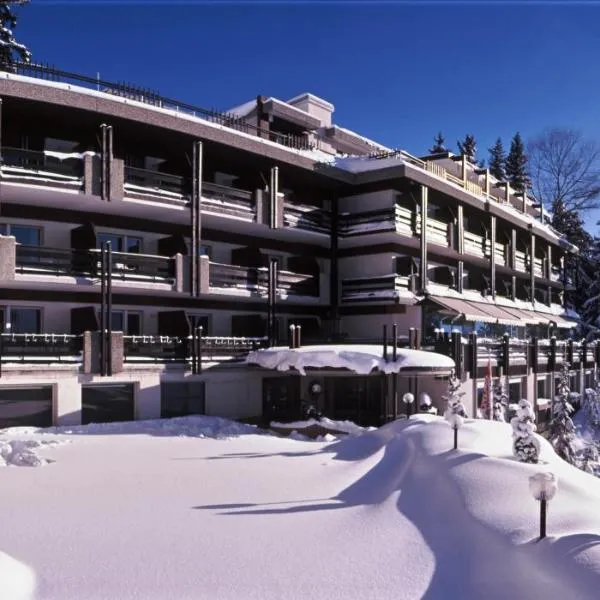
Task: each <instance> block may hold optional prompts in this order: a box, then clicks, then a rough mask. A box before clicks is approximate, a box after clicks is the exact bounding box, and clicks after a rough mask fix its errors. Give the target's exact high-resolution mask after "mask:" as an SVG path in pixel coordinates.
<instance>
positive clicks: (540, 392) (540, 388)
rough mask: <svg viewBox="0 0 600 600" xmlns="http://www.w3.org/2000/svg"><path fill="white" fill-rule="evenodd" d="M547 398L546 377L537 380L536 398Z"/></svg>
mask: <svg viewBox="0 0 600 600" xmlns="http://www.w3.org/2000/svg"><path fill="white" fill-rule="evenodd" d="M544 398H547V396H546V378H545V377H544V379H538V380H537V399H538V400H541V399H544Z"/></svg>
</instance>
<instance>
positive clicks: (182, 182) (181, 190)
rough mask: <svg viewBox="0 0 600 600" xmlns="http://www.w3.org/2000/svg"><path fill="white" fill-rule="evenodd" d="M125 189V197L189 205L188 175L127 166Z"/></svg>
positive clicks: (125, 170)
mask: <svg viewBox="0 0 600 600" xmlns="http://www.w3.org/2000/svg"><path fill="white" fill-rule="evenodd" d="M123 191H124V193H125V197H128V198H133V199H136V200H147V201H155V202H156V201H159V202H162V203H166V204H173V205H175V206H178V205H179V206H187V204H188V203H189V187H188V181H187V178H186V177H182V176H180V175H171V174H170V173H161V172H159V171H149V170H147V169H138V168H136V167H127V166H126V167H125V169H124V184H123Z"/></svg>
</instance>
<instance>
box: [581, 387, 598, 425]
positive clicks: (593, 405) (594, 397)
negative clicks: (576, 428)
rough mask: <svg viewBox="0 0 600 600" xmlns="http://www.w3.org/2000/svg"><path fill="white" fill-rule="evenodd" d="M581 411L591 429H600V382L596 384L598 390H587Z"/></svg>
mask: <svg viewBox="0 0 600 600" xmlns="http://www.w3.org/2000/svg"><path fill="white" fill-rule="evenodd" d="M581 410H582V411H583V414H584V415H585V420H586V423H587V425H589V427H590V428H591V429H595V430H598V429H600V381H598V382H596V389H589V388H588V389H587V390H585V392H584V394H583V400H582V402H581Z"/></svg>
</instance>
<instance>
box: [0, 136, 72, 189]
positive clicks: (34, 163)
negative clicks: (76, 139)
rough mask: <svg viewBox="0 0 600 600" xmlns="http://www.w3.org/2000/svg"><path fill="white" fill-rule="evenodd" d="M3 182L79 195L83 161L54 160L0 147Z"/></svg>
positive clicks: (35, 152) (33, 152) (46, 155)
mask: <svg viewBox="0 0 600 600" xmlns="http://www.w3.org/2000/svg"><path fill="white" fill-rule="evenodd" d="M1 164H2V166H1V170H2V178H3V179H4V180H5V181H6V182H7V183H11V182H14V183H30V184H39V185H44V186H51V187H61V188H66V189H74V190H77V191H79V190H80V189H81V188H83V171H84V169H83V157H82V155H77V156H73V157H68V158H67V157H65V158H61V159H59V158H57V157H55V156H53V153H51V152H44V151H43V150H26V149H23V148H11V147H7V146H4V147H2V161H1Z"/></svg>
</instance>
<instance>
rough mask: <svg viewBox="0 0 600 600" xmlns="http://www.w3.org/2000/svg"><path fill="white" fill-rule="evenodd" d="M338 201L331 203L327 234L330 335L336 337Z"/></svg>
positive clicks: (338, 302)
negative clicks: (328, 242)
mask: <svg viewBox="0 0 600 600" xmlns="http://www.w3.org/2000/svg"><path fill="white" fill-rule="evenodd" d="M338 233H339V232H338V201H337V198H334V199H333V200H332V203H331V230H330V234H329V240H330V247H329V263H330V264H329V303H330V306H331V335H332V338H334V339H336V338H337V336H338V335H339V333H340V331H339V330H340V291H339V280H338V278H339V264H338V243H339V240H338Z"/></svg>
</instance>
